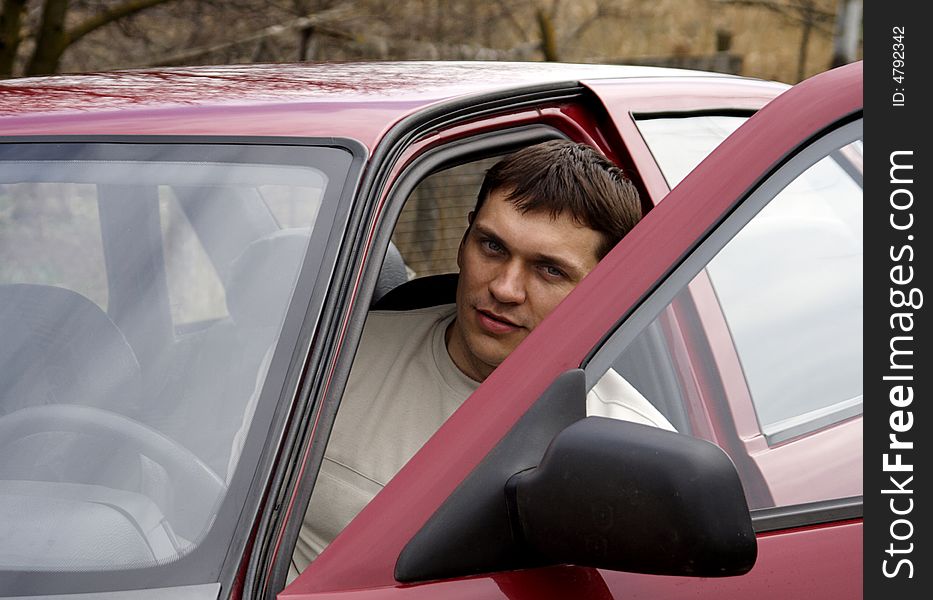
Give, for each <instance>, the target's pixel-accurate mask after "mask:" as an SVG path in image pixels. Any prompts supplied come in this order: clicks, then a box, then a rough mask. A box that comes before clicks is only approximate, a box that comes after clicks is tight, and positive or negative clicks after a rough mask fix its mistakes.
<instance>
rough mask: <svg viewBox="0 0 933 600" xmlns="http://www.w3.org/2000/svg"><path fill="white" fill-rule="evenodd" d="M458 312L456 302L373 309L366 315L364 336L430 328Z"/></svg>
mask: <svg viewBox="0 0 933 600" xmlns="http://www.w3.org/2000/svg"><path fill="white" fill-rule="evenodd" d="M455 312H457V305H456V304H442V305H440V306H429V307H427V308H418V309H415V310H371V311H369V314H368V315H367V317H366V327H365V331H364V333H363V335H364V336H370V335H374V334H376V333H381V332H392V331H397V330H402V331H405V332H408V333H414V332H416V331H419V330H429V329H431V328H432V327H433V326H434V325H435V324H436V323H439V322H441V321H444V320H445V319H447V318H448V317H451V316H452V315H453V314H454V313H455Z"/></svg>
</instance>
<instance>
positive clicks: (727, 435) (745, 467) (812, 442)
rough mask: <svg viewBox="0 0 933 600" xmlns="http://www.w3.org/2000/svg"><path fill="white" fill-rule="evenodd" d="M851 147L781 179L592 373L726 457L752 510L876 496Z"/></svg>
mask: <svg viewBox="0 0 933 600" xmlns="http://www.w3.org/2000/svg"><path fill="white" fill-rule="evenodd" d="M847 131H848V130H847ZM853 131H855V130H853ZM849 135H851V134H847V135H846V136H839V137H840V143H839V145H833V144H831V143H829V142H828V141H826V140H823V141H821V142H820V143H819V144H817V145H815V146H816V147H817V148H824V147H825V148H826V149H825V151H822V152H816V151H815V150H814V151H813V152H812V156H813V157H812V158H810V157H809V156H810V155H807V154H806V153H804V154H803V155H802V157H798V158H797V159H795V160H796V161H798V163H799V164H793V165H792V166H790V165H789V166H788V167H786V168H784V169H783V171H781V172H779V173H778V174H776V175H775V176H773V177H772V178H771V179H770V180H769V182H768V183H767V184H766V185H765V186H763V187H762V188H761V190H759V191H758V192H756V195H753V197H752V199H750V200H747V201H746V205H748V206H750V207H751V206H759V205H760V206H763V208H761V209H760V210H758V212H757V214H754V216H753V217H745V218H750V220H749V221H747V222H746V223H745V224H744V226H741V227H739V228H737V229H738V231H737V233H735V234H734V235H733V236H732V237H731V239H730V240H728V241H727V242H725V241H724V242H720V243H724V244H725V245H724V246H723V247H721V248H720V249H719V250H718V251H717V252H715V253H714V254H709V250H704V252H703V253H699V252H698V256H711V257H712V258H711V259H708V260H707V262H706V264H705V265H702V264H701V263H697V262H694V263H693V264H695V265H696V266H695V267H694V266H691V267H689V269H699V273H697V270H690V271H688V272H690V273H697V274H696V275H695V276H693V277H691V278H690V279H689V280H688V281H687V283H685V284H680V287H679V290H678V291H676V293H673V292H665V294H667V293H672V296H673V299H672V300H671V301H670V302H668V303H667V304H666V305H665V306H663V307H660V310H657V309H653V310H651V311H650V312H648V310H647V309H645V310H644V311H642V313H641V315H639V313H636V315H635V316H633V318H632V319H630V320H629V323H627V324H626V327H623V328H620V330H619V331H617V332H616V334H614V336H613V337H612V338H610V341H609V342H608V343H607V344H606V346H605V347H604V348H603V349H602V350H601V351H600V353H598V354H597V355H596V357H595V358H594V359H593V360H592V361H591V363H590V364H589V365H588V366H587V380H588V381H589V382H590V385H591V386H592V385H593V383H595V382H597V381H599V380H600V378H601V377H603V375H602V374H603V373H604V372H606V371H607V369H612V370H614V371H616V372H617V373H619V374H620V375H621V376H622V377H623V378H624V379H626V380H627V381H628V382H630V383H631V384H633V386H634V387H635V388H636V389H637V390H638V391H639V392H640V393H641V394H642V395H643V396H644V397H645V398H646V399H647V400H648V401H649V402H651V404H652V405H654V406H655V407H656V408H657V409H658V410H659V411H660V412H661V413H663V414H664V415H665V416H666V417H667V419H668V420H669V421H670V422H671V423H672V424H673V425H674V426H675V427H676V428H677V430H678V431H680V432H681V433H687V434H691V435H695V436H699V437H703V438H706V439H709V440H711V441H713V442H715V443H717V444H719V445H720V446H721V447H723V449H725V450H726V451H727V452H728V453H729V454H730V456H731V457H732V458H733V461H734V462H735V464H736V467H737V468H738V470H739V473H740V475H741V476H742V479H743V483H744V485H745V489H746V493H747V494H748V500H749V505H750V506H751V507H752V508H764V507H769V506H786V505H792V504H799V503H806V502H812V501H818V500H828V499H834V498H844V497H850V496H858V495H860V494H861V492H862V481H861V428H860V425H859V424H858V422H857V421H856V420H855V417H858V416H859V415H861V412H862V275H861V271H862V183H861V142H860V141H859V142H857V143H850V140H851V137H848V136H849ZM847 137H848V139H846V138H847ZM829 139H830V140H831V139H833V136H830V137H829ZM843 140H844V141H843ZM743 208H744V207H743ZM749 210H754V209H752V208H750V209H749ZM749 214H751V213H749ZM736 218H738V217H736ZM728 229H729V228H728V227H726V226H723V230H724V231H726V230H728ZM719 234H720V232H717V235H719ZM722 235H727V234H725V233H722ZM719 239H722V238H719ZM711 243H713V242H709V243H708V244H707V246H709V245H710V244H711ZM688 264H689V261H688ZM700 267H702V268H700ZM687 269H688V267H687V266H686V265H685V266H684V267H682V269H681V271H684V270H687ZM676 281H682V280H680V279H678V278H677V276H676V275H675V276H674V277H672V279H671V281H670V285H674V287H671V288H669V289H671V290H672V291H673V290H674V289H677V288H676V284H674V283H673V282H676ZM665 285H669V284H665ZM665 297H668V298H670V297H671V296H665ZM646 314H647V315H648V316H647V320H644V321H641V320H639V319H646V317H645V316H644V315H646ZM650 315H654V316H653V317H651V316H650ZM638 323H645V325H646V326H645V325H642V326H639V325H638ZM626 328H628V330H627V331H626ZM639 330H640V333H637V332H638V331H639ZM626 336H628V337H626ZM597 385H598V384H597ZM802 464H806V465H807V468H805V469H804V468H801V465H802Z"/></svg>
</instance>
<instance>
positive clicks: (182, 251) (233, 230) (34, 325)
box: [0, 147, 337, 591]
mask: <svg viewBox="0 0 933 600" xmlns="http://www.w3.org/2000/svg"><path fill="white" fill-rule="evenodd" d="M257 151H258V150H257V147H253V148H252V149H251V150H250V152H252V153H253V154H255V153H256V152H257ZM120 152H121V155H126V154H127V153H128V151H127V150H126V149H125V148H124V149H121V150H120ZM334 152H337V151H334ZM171 153H172V150H171V148H170V147H163V148H162V149H161V150H159V151H158V152H156V154H159V157H158V158H159V160H148V161H143V160H101V159H97V158H95V159H78V160H75V159H74V157H72V156H68V157H64V158H62V159H58V160H38V159H35V160H34V159H27V160H22V159H16V158H14V160H7V161H2V160H0V254H2V256H3V257H4V259H3V261H2V263H0V339H2V340H3V343H2V344H0V540H3V542H2V543H0V571H2V570H7V571H9V570H24V571H46V570H50V571H88V570H113V569H126V568H139V567H147V566H150V565H159V564H166V563H170V562H171V561H173V560H176V559H178V558H179V557H181V556H183V555H185V554H186V553H187V552H189V551H190V550H191V549H192V548H193V547H195V546H196V545H197V544H198V543H199V542H200V540H202V539H203V538H204V537H205V535H207V533H208V532H209V531H210V528H211V527H212V526H213V525H214V521H215V519H216V515H217V511H218V507H219V506H220V505H221V503H222V501H223V499H224V497H225V494H226V491H227V490H228V488H229V487H231V485H232V484H233V480H234V474H235V473H236V467H237V464H238V461H239V459H240V456H241V450H242V449H243V446H244V443H245V440H246V436H247V433H248V431H249V426H250V423H251V422H252V419H253V416H254V414H255V413H256V410H257V404H258V402H259V397H260V391H261V390H262V387H263V383H264V381H265V376H266V371H267V369H268V366H269V363H270V360H271V357H272V351H273V348H274V345H275V342H276V340H277V337H278V335H279V330H280V328H281V324H282V322H283V319H284V316H285V311H286V308H287V306H288V303H289V299H290V298H291V296H292V293H293V291H294V289H295V284H296V281H297V278H298V273H299V270H300V267H301V265H302V261H303V258H304V257H305V255H306V252H307V249H308V246H309V240H311V237H312V230H315V222H316V221H317V220H318V213H319V210H320V207H321V206H322V203H323V198H324V195H325V190H328V181H329V180H330V178H329V177H328V175H326V174H325V172H324V171H322V170H319V169H315V168H310V167H304V166H288V165H280V166H274V165H268V164H258V163H249V162H246V163H244V162H235V161H231V160H225V161H210V160H205V157H208V156H210V150H209V149H200V150H199V151H198V153H197V154H198V157H199V160H196V161H195V160H189V159H188V158H184V157H183V158H181V159H179V160H171ZM229 153H230V152H229V150H228V151H227V154H229ZM149 154H150V155H151V154H153V152H152V151H149ZM11 156H12V157H16V156H17V154H16V153H12V155H11ZM79 158H80V157H79ZM327 193H328V194H331V193H333V190H329V191H328V192H327ZM319 225H320V224H319ZM324 229H325V232H326V229H327V227H324ZM247 479H248V475H247ZM221 558H222V557H221ZM5 591H6V590H5Z"/></svg>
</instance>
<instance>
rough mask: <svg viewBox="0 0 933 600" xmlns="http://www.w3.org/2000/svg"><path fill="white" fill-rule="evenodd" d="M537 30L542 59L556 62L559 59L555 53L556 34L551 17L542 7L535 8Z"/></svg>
mask: <svg viewBox="0 0 933 600" xmlns="http://www.w3.org/2000/svg"><path fill="white" fill-rule="evenodd" d="M536 16H537V17H538V32H539V35H540V36H541V53H542V54H544V60H546V61H548V62H558V61H559V60H560V58H559V56H558V54H557V36H556V35H555V33H554V23H553V21H551V18H550V17H549V16H548V15H547V13H545V12H544V11H543V10H542V9H540V8H539V9H538V10H537V15H536Z"/></svg>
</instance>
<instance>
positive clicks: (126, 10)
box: [67, 0, 175, 44]
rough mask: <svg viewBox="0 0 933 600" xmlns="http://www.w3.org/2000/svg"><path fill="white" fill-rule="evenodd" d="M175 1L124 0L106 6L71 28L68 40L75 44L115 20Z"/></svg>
mask: <svg viewBox="0 0 933 600" xmlns="http://www.w3.org/2000/svg"><path fill="white" fill-rule="evenodd" d="M174 1H175V0H127V2H124V3H123V4H118V5H116V6H113V7H109V8H105V9H104V10H103V11H101V12H99V13H97V14H96V15H94V16H93V17H90V18H88V19H85V20H84V21H82V22H81V23H78V24H77V25H75V26H74V27H72V28H70V29H69V30H68V32H67V41H68V43H69V44H73V43H75V42H77V41H78V40H80V39H81V38H83V37H84V36H86V35H87V34H89V33H91V32H92V31H95V30H97V29H100V28H101V27H103V26H104V25H109V24H110V23H113V22H114V21H118V20H120V19H123V18H125V17H129V16H132V15H135V14H136V13H138V12H140V11H143V10H146V9H147V8H152V7H153V6H157V5H159V4H165V3H166V2H174Z"/></svg>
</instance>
